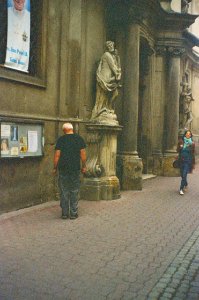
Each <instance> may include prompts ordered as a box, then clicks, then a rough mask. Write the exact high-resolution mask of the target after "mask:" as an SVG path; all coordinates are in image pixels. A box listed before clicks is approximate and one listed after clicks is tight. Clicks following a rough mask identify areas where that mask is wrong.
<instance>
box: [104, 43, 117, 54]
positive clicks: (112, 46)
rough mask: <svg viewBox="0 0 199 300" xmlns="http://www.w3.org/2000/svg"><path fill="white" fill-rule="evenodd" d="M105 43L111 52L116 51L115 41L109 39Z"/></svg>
mask: <svg viewBox="0 0 199 300" xmlns="http://www.w3.org/2000/svg"><path fill="white" fill-rule="evenodd" d="M105 45H106V49H107V50H108V51H109V52H114V50H115V44H114V42H112V41H107V42H106V44H105Z"/></svg>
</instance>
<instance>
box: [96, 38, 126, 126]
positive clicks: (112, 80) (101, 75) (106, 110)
mask: <svg viewBox="0 0 199 300" xmlns="http://www.w3.org/2000/svg"><path fill="white" fill-rule="evenodd" d="M96 79H97V88H96V102H95V106H94V108H93V111H92V116H91V121H92V122H95V123H100V124H107V125H118V121H117V116H116V115H115V113H114V111H115V100H116V98H117V96H118V94H119V93H118V89H119V88H120V87H121V84H120V80H121V65H120V57H119V55H118V52H117V50H116V49H115V45H114V42H112V41H107V42H106V51H105V53H104V54H103V55H102V57H101V60H100V63H99V66H98V69H97V73H96Z"/></svg>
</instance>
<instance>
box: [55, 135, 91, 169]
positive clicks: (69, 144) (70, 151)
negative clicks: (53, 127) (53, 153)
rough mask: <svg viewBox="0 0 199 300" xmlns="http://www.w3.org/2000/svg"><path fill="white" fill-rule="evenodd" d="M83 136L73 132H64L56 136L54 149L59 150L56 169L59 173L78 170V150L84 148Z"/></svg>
mask: <svg viewBox="0 0 199 300" xmlns="http://www.w3.org/2000/svg"><path fill="white" fill-rule="evenodd" d="M85 148H86V144H85V142H84V140H83V138H82V137H81V136H80V135H78V134H76V133H74V134H64V135H63V136H61V137H60V138H58V140H57V143H56V146H55V150H60V151H61V155H60V159H59V162H58V169H59V172H61V173H67V174H68V173H72V172H74V171H79V170H80V150H81V149H85Z"/></svg>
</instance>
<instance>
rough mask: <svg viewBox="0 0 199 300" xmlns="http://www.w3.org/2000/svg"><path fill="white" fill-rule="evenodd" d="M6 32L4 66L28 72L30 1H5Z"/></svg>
mask: <svg viewBox="0 0 199 300" xmlns="http://www.w3.org/2000/svg"><path fill="white" fill-rule="evenodd" d="M7 11H8V31H7V48H6V59H5V64H4V65H5V66H6V67H8V68H11V69H15V70H19V71H23V72H28V67H29V56H30V0H7Z"/></svg>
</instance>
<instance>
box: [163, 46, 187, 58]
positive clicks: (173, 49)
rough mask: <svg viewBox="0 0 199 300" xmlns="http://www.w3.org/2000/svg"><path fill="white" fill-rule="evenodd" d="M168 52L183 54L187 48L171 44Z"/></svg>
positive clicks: (177, 54) (175, 54)
mask: <svg viewBox="0 0 199 300" xmlns="http://www.w3.org/2000/svg"><path fill="white" fill-rule="evenodd" d="M167 53H168V54H169V55H170V56H177V57H179V56H181V55H182V54H184V53H185V48H184V47H179V46H169V47H168V48H167Z"/></svg>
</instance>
